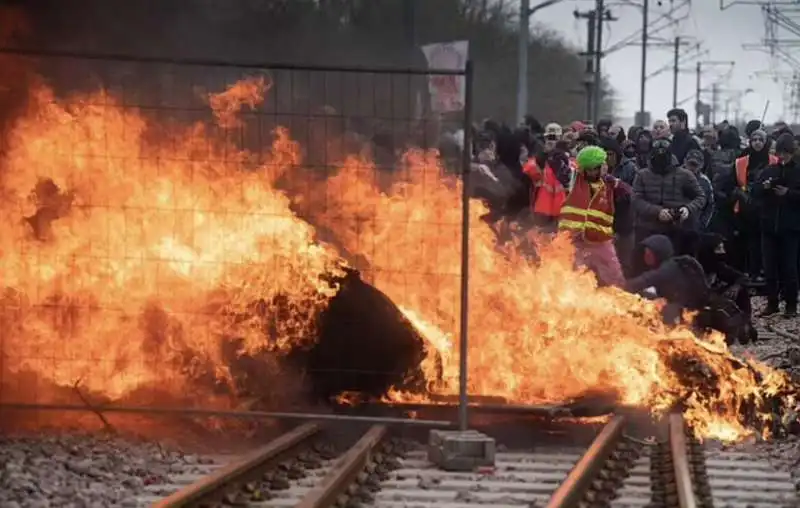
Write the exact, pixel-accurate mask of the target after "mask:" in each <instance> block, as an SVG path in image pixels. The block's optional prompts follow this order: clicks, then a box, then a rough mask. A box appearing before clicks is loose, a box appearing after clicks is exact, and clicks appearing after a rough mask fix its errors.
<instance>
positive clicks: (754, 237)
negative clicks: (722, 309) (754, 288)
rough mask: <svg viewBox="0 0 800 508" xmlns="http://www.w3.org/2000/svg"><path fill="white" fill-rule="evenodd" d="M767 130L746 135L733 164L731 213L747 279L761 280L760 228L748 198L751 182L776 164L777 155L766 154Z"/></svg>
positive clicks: (752, 203) (753, 204)
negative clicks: (733, 183) (734, 221)
mask: <svg viewBox="0 0 800 508" xmlns="http://www.w3.org/2000/svg"><path fill="white" fill-rule="evenodd" d="M768 141H769V138H768V137H767V133H766V132H764V131H763V130H760V129H758V130H755V131H753V132H752V133H751V134H750V142H749V146H748V147H747V150H745V152H744V154H743V155H742V156H741V157H739V158H738V159H736V162H735V163H734V168H735V174H736V190H735V191H734V198H735V202H734V204H733V213H734V215H735V217H736V223H737V226H738V230H739V232H740V234H741V236H742V237H743V238H742V241H741V244H740V247H741V248H742V249H743V250H744V251H745V252H746V254H747V257H746V263H747V264H746V270H747V273H748V275H750V277H751V278H753V279H757V280H758V281H760V280H761V271H762V257H761V227H760V224H759V213H758V209H757V206H756V203H755V202H754V201H753V200H752V198H751V191H752V187H753V184H754V183H755V182H757V181H758V178H759V176H761V172H762V171H764V169H765V168H766V167H768V166H774V165H776V164H778V157H776V156H775V155H771V154H770V153H769V149H770V146H769V145H770V143H769V142H768Z"/></svg>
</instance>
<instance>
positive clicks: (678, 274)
mask: <svg viewBox="0 0 800 508" xmlns="http://www.w3.org/2000/svg"><path fill="white" fill-rule="evenodd" d="M644 248H647V249H650V251H652V252H653V254H655V256H656V259H657V261H658V266H657V267H656V268H653V269H650V270H648V271H646V272H644V273H643V274H641V275H639V276H638V277H635V278H633V279H630V280H629V281H628V282H627V285H626V289H627V290H628V291H630V292H631V293H641V292H642V291H644V290H645V289H647V288H650V287H653V288H655V289H656V292H657V293H658V296H659V297H660V298H664V299H666V300H667V301H668V302H669V303H672V304H678V305H679V306H680V307H683V308H686V309H699V308H701V307H702V306H703V305H705V303H706V301H707V300H708V293H709V292H710V290H709V288H708V285H707V283H706V280H705V274H704V272H703V267H702V266H701V265H700V263H698V262H697V260H696V259H694V258H693V257H691V256H677V257H675V255H674V254H675V251H674V248H673V246H672V242H671V241H670V239H669V238H667V237H666V236H664V235H652V236H649V237H647V238H646V239H645V240H644V241H642V242H641V244H640V249H637V250H638V251H640V252H641V251H643V249H644Z"/></svg>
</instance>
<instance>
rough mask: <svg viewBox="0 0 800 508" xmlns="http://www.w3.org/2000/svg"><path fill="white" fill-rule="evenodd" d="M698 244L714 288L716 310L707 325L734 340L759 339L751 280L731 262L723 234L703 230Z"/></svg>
mask: <svg viewBox="0 0 800 508" xmlns="http://www.w3.org/2000/svg"><path fill="white" fill-rule="evenodd" d="M695 245H696V247H695V248H694V249H693V255H694V257H695V258H696V259H697V261H698V262H699V263H700V265H701V266H702V267H703V271H704V272H705V275H706V281H707V282H708V286H709V288H710V289H711V294H712V300H713V302H712V305H711V306H713V307H715V310H717V312H715V313H713V314H712V315H711V317H712V318H713V320H712V321H711V322H709V323H708V325H709V326H708V327H709V328H714V329H722V330H724V331H725V332H726V336H727V337H728V339H729V342H731V343H732V342H739V343H741V344H747V343H749V342H754V341H756V340H757V339H758V332H757V331H756V329H755V327H754V326H753V321H752V318H753V309H752V305H751V303H750V291H749V289H750V287H751V284H752V281H750V280H749V279H748V278H747V276H746V275H745V274H743V273H742V272H740V271H738V270H736V269H735V268H733V267H732V266H730V265H729V264H728V262H727V252H726V251H725V239H724V238H723V237H722V236H720V235H717V234H713V233H704V234H701V235H698V237H697V241H696V243H695Z"/></svg>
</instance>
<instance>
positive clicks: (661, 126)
mask: <svg viewBox="0 0 800 508" xmlns="http://www.w3.org/2000/svg"><path fill="white" fill-rule="evenodd" d="M652 132H653V139H669V125H667V122H665V121H664V120H656V121H655V122H653V130H652Z"/></svg>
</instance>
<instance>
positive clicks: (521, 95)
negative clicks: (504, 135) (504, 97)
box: [517, 0, 531, 122]
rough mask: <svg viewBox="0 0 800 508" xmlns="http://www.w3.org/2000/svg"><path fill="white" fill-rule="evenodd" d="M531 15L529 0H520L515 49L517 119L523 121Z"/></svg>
mask: <svg viewBox="0 0 800 508" xmlns="http://www.w3.org/2000/svg"><path fill="white" fill-rule="evenodd" d="M530 15H531V2H530V0H522V1H521V2H520V8H519V33H518V34H517V36H518V37H517V38H518V41H517V42H518V43H519V47H518V49H517V58H518V61H517V120H518V121H519V122H524V121H525V115H526V114H527V113H528V39H529V37H530V31H529V27H530V25H529V23H528V22H529V20H530Z"/></svg>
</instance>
